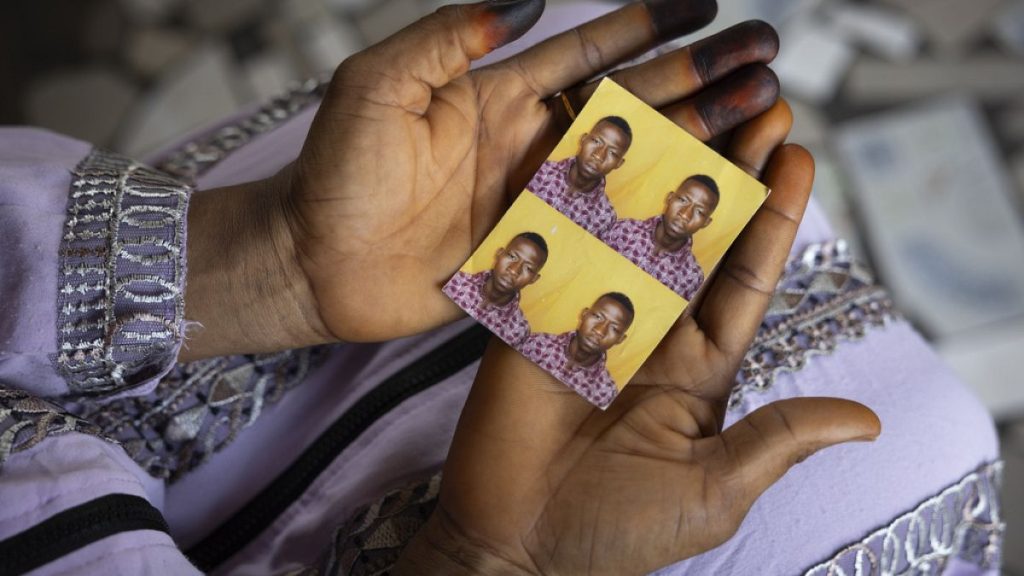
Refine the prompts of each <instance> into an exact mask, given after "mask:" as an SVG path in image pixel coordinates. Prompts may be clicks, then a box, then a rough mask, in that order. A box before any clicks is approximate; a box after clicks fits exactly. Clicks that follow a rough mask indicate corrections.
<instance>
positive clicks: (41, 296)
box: [0, 128, 90, 396]
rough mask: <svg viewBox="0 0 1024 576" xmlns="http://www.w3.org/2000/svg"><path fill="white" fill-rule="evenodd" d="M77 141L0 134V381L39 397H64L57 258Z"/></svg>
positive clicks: (80, 151) (79, 154)
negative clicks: (56, 363)
mask: <svg viewBox="0 0 1024 576" xmlns="http://www.w3.org/2000/svg"><path fill="white" fill-rule="evenodd" d="M89 149H90V146H89V145H88V144H86V143H84V142H79V141H77V140H72V139H70V138H67V137H64V136H60V135H57V134H54V133H52V132H46V131H43V130H34V129H30V128H0V175H2V177H0V208H2V209H0V246H3V248H4V250H3V262H2V265H0V294H2V295H3V297H2V298H0V382H3V381H7V382H19V383H23V384H24V388H25V389H26V390H27V391H29V392H32V393H34V394H38V395H40V396H54V395H57V394H64V393H66V392H67V391H68V385H67V382H65V381H64V379H63V377H61V376H60V375H59V374H57V372H56V371H55V370H54V367H53V364H52V362H51V357H52V356H53V355H54V354H55V353H56V351H57V310H56V308H55V307H54V305H53V303H54V301H55V298H56V295H57V270H58V268H57V264H56V257H57V253H58V247H59V246H60V241H61V235H62V231H63V227H64V220H65V218H66V217H67V212H66V208H67V199H68V189H69V187H70V185H71V176H72V171H73V170H74V168H75V166H76V165H77V164H78V163H79V162H80V161H81V160H82V159H83V158H84V157H85V156H86V154H88V153H89Z"/></svg>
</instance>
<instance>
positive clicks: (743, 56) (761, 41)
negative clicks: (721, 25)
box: [690, 20, 779, 83]
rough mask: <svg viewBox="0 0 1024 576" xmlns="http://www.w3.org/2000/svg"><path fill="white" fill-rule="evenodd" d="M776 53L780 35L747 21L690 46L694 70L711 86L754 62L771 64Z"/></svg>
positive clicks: (770, 29)
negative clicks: (733, 71) (735, 70)
mask: <svg viewBox="0 0 1024 576" xmlns="http://www.w3.org/2000/svg"><path fill="white" fill-rule="evenodd" d="M778 52H779V35H778V33H777V32H776V31H775V28H772V26H771V24H768V23H767V22H762V21H760V20H748V21H747V22H742V23H740V24H737V25H735V26H732V27H730V28H726V29H725V30H722V31H721V32H719V33H718V34H715V35H714V36H710V37H708V38H704V39H703V40H699V41H697V42H695V43H694V44H693V45H692V46H690V56H691V57H692V58H693V64H694V67H695V68H696V69H697V70H698V72H700V73H701V74H702V75H704V76H705V77H704V78H702V80H703V81H704V82H705V83H711V82H714V81H715V80H717V79H719V78H721V77H722V76H725V75H726V74H728V73H729V72H730V71H732V70H734V69H736V68H739V67H741V66H743V65H746V64H752V63H754V62H763V63H765V64H767V63H768V62H771V61H772V60H773V59H774V58H775V55H776V54H778Z"/></svg>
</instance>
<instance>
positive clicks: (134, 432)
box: [72, 347, 330, 482]
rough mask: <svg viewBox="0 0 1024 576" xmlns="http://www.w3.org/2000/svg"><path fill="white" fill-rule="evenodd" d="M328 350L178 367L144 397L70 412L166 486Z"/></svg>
mask: <svg viewBox="0 0 1024 576" xmlns="http://www.w3.org/2000/svg"><path fill="white" fill-rule="evenodd" d="M329 349H330V348H329V347H318V348H306V349H302V350H289V351H286V352H281V353H278V354H266V355H255V356H227V357H222V358H213V359H210V360H201V361H198V362H191V363H188V364H178V365H176V366H175V368H174V369H173V370H172V371H171V373H170V374H168V375H167V376H165V377H164V378H162V379H161V380H160V383H159V384H158V385H157V387H156V388H155V389H154V390H153V392H152V393H150V394H148V395H146V396H141V397H129V398H122V399H119V400H115V401H113V402H107V403H104V404H98V403H96V402H87V403H82V404H81V406H79V407H78V408H79V409H78V410H75V407H72V409H73V410H75V411H76V412H77V413H79V414H81V415H82V416H83V417H85V418H87V419H89V420H90V421H92V422H95V423H96V425H97V426H99V428H100V429H102V431H103V433H104V434H108V435H110V436H112V437H114V438H116V439H117V440H118V441H119V442H120V443H121V444H122V445H123V446H124V449H125V450H126V451H127V452H128V454H129V455H130V456H131V457H132V459H134V460H135V461H136V462H137V463H138V464H139V465H140V466H141V467H142V468H143V469H145V470H146V472H148V473H149V474H150V475H152V476H154V477H157V478H166V479H168V480H169V481H170V482H174V481H175V480H177V479H179V478H181V477H182V476H183V475H184V474H185V473H186V472H188V471H190V470H192V469H194V468H196V467H197V466H199V465H201V464H203V463H204V462H206V461H207V460H209V459H210V457H211V456H213V454H214V453H215V452H217V451H219V450H221V449H223V448H224V447H225V446H227V445H228V444H230V443H231V442H233V441H234V440H235V438H236V437H237V436H238V434H239V433H240V432H241V431H242V430H243V429H245V428H247V427H249V426H250V425H252V423H253V422H255V421H256V419H257V418H258V417H259V416H260V414H261V413H262V411H263V408H264V407H266V406H268V405H271V404H274V403H276V402H277V401H278V400H280V399H281V398H282V397H283V396H284V394H285V392H287V391H289V390H291V389H292V388H294V387H296V386H298V385H299V384H301V383H302V382H303V381H304V380H305V379H306V377H307V376H308V375H309V373H310V371H311V370H312V369H314V368H315V367H316V366H318V365H319V364H320V362H321V361H322V360H323V359H324V358H325V357H326V355H327V351H328V350H329Z"/></svg>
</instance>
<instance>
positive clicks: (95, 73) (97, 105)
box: [23, 68, 138, 146]
mask: <svg viewBox="0 0 1024 576" xmlns="http://www.w3.org/2000/svg"><path fill="white" fill-rule="evenodd" d="M137 94H138V91H137V90H136V87H135V85H134V84H132V83H131V82H129V81H128V79H127V78H125V77H124V75H122V74H120V73H118V72H116V71H114V70H110V69H106V68H85V69H80V70H66V71H59V72H54V73H50V74H47V75H42V76H39V77H37V78H35V79H34V80H33V81H32V83H31V84H29V86H28V90H26V92H25V95H24V98H25V99H24V101H23V106H24V108H25V112H26V120H28V122H29V123H30V124H33V125H36V126H40V127H43V128H49V129H50V130H53V131H56V132H61V133H63V134H67V135H68V136H73V137H75V138H80V139H82V140H85V141H86V142H92V143H94V144H96V145H98V146H110V144H111V139H113V138H114V136H115V134H116V133H117V129H118V127H119V126H120V125H121V122H122V121H123V119H124V114H125V110H128V109H130V108H131V107H132V104H133V103H134V102H135V99H136V97H137Z"/></svg>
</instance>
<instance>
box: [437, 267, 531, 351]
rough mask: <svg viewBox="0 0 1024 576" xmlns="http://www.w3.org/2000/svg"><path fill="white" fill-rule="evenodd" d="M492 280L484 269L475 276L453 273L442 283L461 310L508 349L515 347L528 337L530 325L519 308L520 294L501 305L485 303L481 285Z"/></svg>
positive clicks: (488, 271) (446, 292) (488, 272)
mask: <svg viewBox="0 0 1024 576" xmlns="http://www.w3.org/2000/svg"><path fill="white" fill-rule="evenodd" d="M490 277H491V271H490V270H485V271H483V272H477V273H476V274H467V273H465V272H456V273H455V276H452V279H451V280H449V281H448V283H447V284H445V286H444V288H443V291H444V293H445V294H447V295H448V297H449V298H451V299H452V301H454V302H455V303H456V304H458V305H459V307H460V308H462V309H463V310H465V311H466V312H469V315H470V316H472V317H473V318H476V319H477V321H479V322H480V323H481V324H483V325H484V326H486V327H487V328H489V329H490V330H491V332H494V334H495V335H497V336H498V338H501V339H502V340H504V341H505V342H508V344H509V345H511V346H518V345H519V344H520V343H521V342H522V341H523V340H525V339H526V337H527V336H529V335H530V323H529V322H527V321H526V316H524V315H523V310H522V308H520V307H519V293H518V292H517V293H516V295H515V296H514V297H513V298H512V300H511V301H509V303H508V304H505V305H504V306H491V305H485V304H484V298H483V289H484V284H485V283H486V282H487V280H488V279H490Z"/></svg>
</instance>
